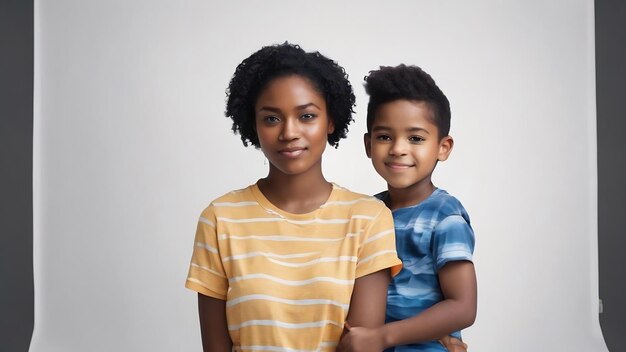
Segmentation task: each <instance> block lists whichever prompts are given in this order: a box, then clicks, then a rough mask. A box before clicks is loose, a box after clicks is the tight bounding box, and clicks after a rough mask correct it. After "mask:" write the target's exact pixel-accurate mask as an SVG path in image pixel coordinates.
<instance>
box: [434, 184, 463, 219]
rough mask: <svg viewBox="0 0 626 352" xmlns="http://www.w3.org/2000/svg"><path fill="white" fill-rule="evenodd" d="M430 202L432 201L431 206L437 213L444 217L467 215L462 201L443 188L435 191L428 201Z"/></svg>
mask: <svg viewBox="0 0 626 352" xmlns="http://www.w3.org/2000/svg"><path fill="white" fill-rule="evenodd" d="M428 200H432V201H431V202H429V206H430V207H432V208H433V209H436V210H437V212H438V213H439V214H441V215H442V216H444V217H447V216H450V215H462V216H466V215H467V211H466V210H465V207H463V204H461V201H459V200H458V199H457V198H456V197H455V196H453V195H451V194H450V193H448V192H447V191H445V190H443V189H441V188H437V189H435V191H434V192H433V194H432V195H431V197H429V199H427V201H428Z"/></svg>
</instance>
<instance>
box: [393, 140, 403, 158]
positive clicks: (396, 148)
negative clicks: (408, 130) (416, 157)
mask: <svg viewBox="0 0 626 352" xmlns="http://www.w3.org/2000/svg"><path fill="white" fill-rule="evenodd" d="M406 149H407V148H406V143H404V141H401V140H396V141H394V142H393V144H392V145H391V148H390V149H389V154H390V155H396V156H397V155H405V154H406Z"/></svg>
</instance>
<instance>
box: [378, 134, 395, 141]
mask: <svg viewBox="0 0 626 352" xmlns="http://www.w3.org/2000/svg"><path fill="white" fill-rule="evenodd" d="M376 139H377V140H379V141H390V140H391V137H389V136H387V135H386V134H381V135H378V136H376Z"/></svg>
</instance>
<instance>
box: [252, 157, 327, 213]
mask: <svg viewBox="0 0 626 352" xmlns="http://www.w3.org/2000/svg"><path fill="white" fill-rule="evenodd" d="M258 186H259V189H260V190H261V192H262V193H263V195H264V196H265V197H266V198H267V199H268V200H269V201H270V202H271V203H272V204H274V205H275V206H276V207H278V208H279V209H282V210H284V211H286V212H288V213H293V214H304V213H309V212H312V211H314V210H316V209H318V208H319V207H320V206H321V205H322V204H324V203H325V202H326V201H327V200H328V197H329V196H330V193H331V191H332V188H333V187H332V184H331V183H329V182H328V181H326V179H325V178H324V175H323V174H322V166H321V163H320V164H318V165H316V166H314V167H312V168H311V169H310V170H308V171H306V172H304V173H301V174H298V175H288V174H285V173H283V172H281V171H280V170H278V169H276V168H274V167H273V166H272V165H270V170H269V173H268V175H267V177H266V178H263V179H260V180H259V182H258Z"/></svg>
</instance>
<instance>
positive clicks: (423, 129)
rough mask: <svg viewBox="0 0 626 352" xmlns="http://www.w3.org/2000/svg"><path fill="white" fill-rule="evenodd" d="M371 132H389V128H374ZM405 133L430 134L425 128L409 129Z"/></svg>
mask: <svg viewBox="0 0 626 352" xmlns="http://www.w3.org/2000/svg"><path fill="white" fill-rule="evenodd" d="M372 131H391V128H390V127H387V126H375V127H374V128H373V129H372ZM406 131H407V132H424V133H426V134H430V132H428V130H426V129H425V128H421V127H409V128H407V129H406Z"/></svg>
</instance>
